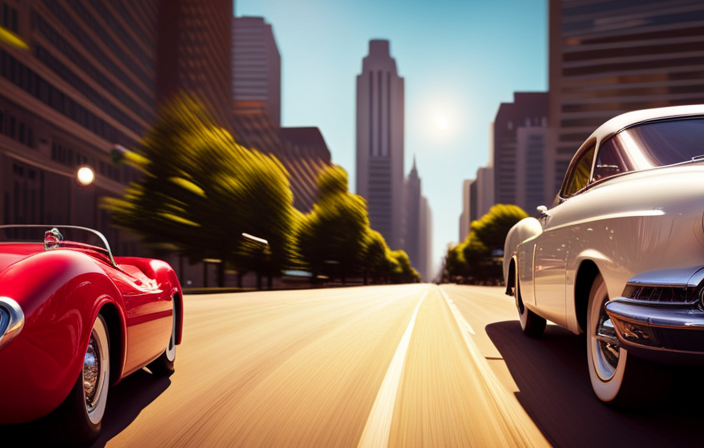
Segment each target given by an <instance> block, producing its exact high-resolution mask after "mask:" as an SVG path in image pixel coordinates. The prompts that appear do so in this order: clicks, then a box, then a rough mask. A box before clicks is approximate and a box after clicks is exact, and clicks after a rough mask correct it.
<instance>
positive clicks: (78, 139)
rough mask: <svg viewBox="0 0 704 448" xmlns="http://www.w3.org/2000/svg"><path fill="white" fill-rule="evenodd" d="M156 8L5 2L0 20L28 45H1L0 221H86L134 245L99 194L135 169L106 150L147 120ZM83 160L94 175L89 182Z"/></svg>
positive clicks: (126, 247)
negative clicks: (84, 181) (115, 225)
mask: <svg viewBox="0 0 704 448" xmlns="http://www.w3.org/2000/svg"><path fill="white" fill-rule="evenodd" d="M158 14H159V2H158V1H156V0H153V1H150V0H147V1H143V2H125V1H110V2H108V1H94V2H69V1H39V0H26V1H22V2H5V3H3V8H2V9H1V10H0V16H1V17H0V23H2V24H3V25H4V26H7V27H8V28H9V29H11V30H12V31H14V32H15V33H16V34H17V35H18V36H19V37H20V38H22V39H23V40H24V41H25V42H26V43H27V44H28V45H29V49H28V50H22V49H18V48H15V47H12V46H9V45H6V44H3V45H0V151H2V155H0V173H1V174H0V177H1V180H0V189H1V191H2V192H1V193H0V194H1V196H0V200H1V201H2V207H0V222H2V223H4V224H30V223H58V224H64V223H70V224H76V225H83V226H87V227H93V228H97V229H99V230H100V231H102V232H103V233H105V234H106V235H107V236H108V238H109V239H110V241H111V242H112V243H113V247H114V249H115V250H116V251H118V252H119V253H123V254H129V253H135V251H136V247H137V245H136V243H135V239H134V238H133V237H132V236H130V235H128V234H127V233H126V232H121V231H117V230H115V229H112V228H111V227H110V225H109V216H108V214H107V212H106V211H105V210H102V209H100V208H99V202H100V198H101V197H104V196H116V195H120V194H121V193H122V192H123V191H124V188H125V186H126V185H127V184H129V182H130V181H132V180H134V179H135V178H136V176H137V174H136V171H135V170H133V169H131V168H129V167H125V166H121V167H116V166H113V164H112V163H111V160H110V155H109V154H110V150H111V149H112V148H113V147H114V145H115V144H120V145H123V146H128V147H131V146H133V145H134V144H135V143H136V142H137V141H138V140H139V139H140V138H141V137H142V135H143V133H144V132H145V130H146V129H147V128H148V127H149V125H150V124H151V122H152V121H153V120H154V117H155V113H156V92H155V84H156V77H155V69H156V67H155V60H156V56H155V55H156V45H157V44H156V42H157V22H158ZM82 165H88V166H90V167H92V168H93V170H94V171H95V173H96V179H95V182H94V183H93V184H92V185H90V186H88V187H81V186H79V185H78V184H77V182H76V181H75V174H76V171H77V169H78V168H79V167H80V166H82Z"/></svg>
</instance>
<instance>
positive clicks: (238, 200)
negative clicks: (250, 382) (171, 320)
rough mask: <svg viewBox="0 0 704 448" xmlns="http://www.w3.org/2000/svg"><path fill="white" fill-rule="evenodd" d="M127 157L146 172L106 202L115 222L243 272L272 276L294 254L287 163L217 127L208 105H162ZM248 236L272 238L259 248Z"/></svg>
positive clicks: (187, 100) (184, 101)
mask: <svg viewBox="0 0 704 448" xmlns="http://www.w3.org/2000/svg"><path fill="white" fill-rule="evenodd" d="M127 162H128V163H130V164H131V165H133V166H136V167H137V168H139V169H140V170H142V171H143V172H144V173H145V176H143V178H142V179H141V180H140V181H139V182H137V183H133V184H132V185H131V186H130V187H129V188H128V189H127V191H126V194H125V195H124V196H123V197H122V198H108V199H106V200H105V202H104V206H105V207H106V208H108V209H109V210H110V212H111V216H112V219H113V222H114V223H115V224H116V225H118V226H121V227H124V228H127V229H130V230H132V231H135V232H137V233H140V234H142V235H143V236H144V237H145V238H146V239H147V240H148V241H152V242H159V243H169V244H172V245H175V246H176V247H178V248H179V250H180V251H181V252H182V253H183V254H185V255H187V256H188V257H189V258H190V259H191V260H192V261H198V260H202V259H204V258H218V259H220V260H222V262H221V263H220V264H219V270H218V283H219V285H221V286H222V285H223V284H224V271H225V266H226V265H230V266H233V267H235V268H236V269H237V270H238V271H239V272H240V273H242V272H243V271H246V270H250V269H254V270H255V271H257V273H258V276H259V277H261V275H262V274H267V275H272V274H274V273H276V272H277V271H280V270H281V269H283V268H284V267H285V266H286V265H287V264H288V263H290V261H291V260H292V258H293V253H292V251H293V247H292V243H293V242H292V240H291V234H292V230H293V226H294V220H295V216H296V215H295V211H294V209H293V195H292V193H291V190H290V188H289V184H288V178H287V174H286V171H285V169H284V168H283V166H282V165H281V163H280V162H279V161H278V160H277V159H276V158H275V157H273V156H269V155H264V154H261V153H259V152H258V151H254V150H249V149H246V148H244V147H242V146H240V145H238V144H237V143H235V141H234V139H233V138H232V136H231V135H230V134H229V133H228V132H227V131H225V130H223V129H222V128H219V127H218V126H217V125H216V124H215V122H214V121H213V120H212V118H211V116H210V114H209V113H208V111H207V110H206V109H205V107H204V106H203V105H202V104H201V103H200V102H198V101H197V100H195V99H194V98H192V97H190V96H187V95H181V96H179V97H177V98H176V99H175V100H174V101H172V102H171V103H169V104H168V105H167V106H166V107H164V108H162V109H161V110H160V114H159V118H158V120H157V122H156V124H155V125H154V127H153V128H152V129H151V131H150V132H149V134H148V135H147V137H146V138H145V139H144V142H143V144H142V146H141V148H140V149H139V150H138V151H136V152H129V153H128V154H127ZM243 232H246V233H250V234H254V235H256V236H259V237H262V238H265V239H267V240H268V241H269V247H268V248H262V247H255V246H252V244H251V243H249V242H247V241H246V240H245V239H244V238H242V236H241V235H242V233H243Z"/></svg>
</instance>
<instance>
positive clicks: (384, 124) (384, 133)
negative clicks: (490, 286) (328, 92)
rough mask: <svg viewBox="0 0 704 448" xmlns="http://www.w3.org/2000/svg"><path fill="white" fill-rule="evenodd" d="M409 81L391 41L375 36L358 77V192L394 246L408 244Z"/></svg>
mask: <svg viewBox="0 0 704 448" xmlns="http://www.w3.org/2000/svg"><path fill="white" fill-rule="evenodd" d="M403 129H404V80H403V78H401V77H400V76H398V72H397V70H396V61H395V60H394V59H393V58H392V57H391V55H390V53H389V41H388V40H371V41H370V42H369V55H368V56H366V57H365V58H364V60H363V62H362V73H361V74H360V75H358V76H357V188H356V189H357V193H358V194H360V195H361V196H363V197H364V198H365V199H366V200H367V203H368V209H369V221H370V223H371V226H372V228H373V229H375V230H377V231H379V232H380V233H381V234H382V235H383V237H384V239H386V242H387V243H388V245H389V246H390V247H391V248H392V249H399V248H401V247H402V246H403V244H402V233H403V230H402V213H403V185H404V182H403V148H404V146H403V132H404V131H403Z"/></svg>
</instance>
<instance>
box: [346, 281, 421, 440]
mask: <svg viewBox="0 0 704 448" xmlns="http://www.w3.org/2000/svg"><path fill="white" fill-rule="evenodd" d="M427 295H428V291H426V292H425V294H423V297H421V298H420V302H418V305H417V306H416V310H415V311H414V312H413V317H411V321H410V322H409V323H408V327H407V328H406V332H405V333H403V337H402V338H401V342H400V343H399V344H398V348H396V353H395V354H394V357H393V359H392V360H391V365H389V370H387V371H386V376H385V377H384V381H382V383H381V388H380V389H379V393H378V394H377V396H376V400H374V406H372V411H371V412H370V413H369V418H368V419H367V424H366V425H365V426H364V432H363V433H362V438H361V439H360V440H359V445H357V446H358V447H359V448H386V447H387V446H388V445H389V435H390V433H391V419H392V418H393V415H394V405H395V404H396V394H397V393H398V385H399V383H400V382H401V374H402V373H403V366H404V364H405V362H406V354H407V353H408V344H409V343H410V342H411V334H412V333H413V327H414V326H415V324H416V316H418V310H419V309H420V305H421V303H423V299H425V297H426V296H427Z"/></svg>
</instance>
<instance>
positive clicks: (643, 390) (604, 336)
mask: <svg viewBox="0 0 704 448" xmlns="http://www.w3.org/2000/svg"><path fill="white" fill-rule="evenodd" d="M608 300H609V296H608V291H607V289H606V283H605V282H604V278H603V277H602V276H601V274H599V275H597V277H596V278H595V279H594V283H593V284H592V288H591V291H590V293H589V307H588V311H587V361H588V364H589V376H590V379H591V383H592V388H593V389H594V393H595V394H596V396H597V397H598V398H599V399H600V400H601V401H603V402H605V403H607V404H610V405H613V406H617V407H635V406H642V405H644V404H647V403H652V402H657V401H661V400H662V399H664V397H665V395H666V394H667V390H668V388H669V383H670V378H671V370H670V369H668V368H667V367H665V366H662V365H660V364H655V363H651V362H648V361H645V360H643V359H640V358H636V357H633V356H628V352H627V351H626V350H625V349H624V348H623V347H621V346H620V344H619V340H618V336H617V335H616V330H615V329H614V326H613V324H612V322H611V319H609V315H608V314H607V313H606V309H605V307H604V305H605V304H606V302H607V301H608Z"/></svg>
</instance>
